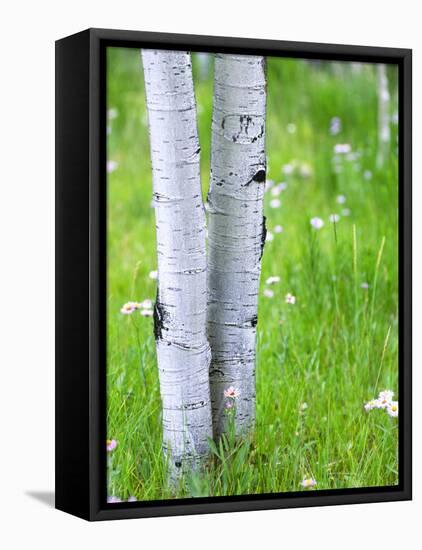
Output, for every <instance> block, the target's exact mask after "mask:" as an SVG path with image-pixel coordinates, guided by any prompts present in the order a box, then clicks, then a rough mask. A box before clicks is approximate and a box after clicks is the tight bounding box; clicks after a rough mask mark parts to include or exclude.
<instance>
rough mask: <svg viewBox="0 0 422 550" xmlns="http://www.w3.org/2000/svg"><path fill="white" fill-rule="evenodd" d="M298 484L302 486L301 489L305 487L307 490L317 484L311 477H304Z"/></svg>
mask: <svg viewBox="0 0 422 550" xmlns="http://www.w3.org/2000/svg"><path fill="white" fill-rule="evenodd" d="M300 484H301V485H302V487H306V489H309V488H310V487H315V485H316V484H317V482H316V481H315V479H314V478H313V477H305V478H304V479H302V481H301V482H300Z"/></svg>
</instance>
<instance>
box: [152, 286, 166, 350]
mask: <svg viewBox="0 0 422 550" xmlns="http://www.w3.org/2000/svg"><path fill="white" fill-rule="evenodd" d="M168 318H169V314H168V312H167V311H166V308H165V307H164V306H163V304H162V303H161V302H160V299H159V295H158V290H157V297H156V299H155V305H154V337H155V341H156V342H157V341H158V340H162V339H163V330H167V329H166V328H165V326H164V325H165V322H166V321H167V320H168Z"/></svg>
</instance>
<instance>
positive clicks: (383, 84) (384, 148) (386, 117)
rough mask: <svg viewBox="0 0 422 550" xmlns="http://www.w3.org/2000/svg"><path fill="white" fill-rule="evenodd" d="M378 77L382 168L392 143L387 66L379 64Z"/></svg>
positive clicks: (379, 158)
mask: <svg viewBox="0 0 422 550" xmlns="http://www.w3.org/2000/svg"><path fill="white" fill-rule="evenodd" d="M377 79H378V154H377V167H378V168H382V166H383V164H384V162H385V160H386V158H387V155H388V150H389V145H390V134H391V132H390V92H389V90H388V76H387V66H386V65H384V64H379V65H377Z"/></svg>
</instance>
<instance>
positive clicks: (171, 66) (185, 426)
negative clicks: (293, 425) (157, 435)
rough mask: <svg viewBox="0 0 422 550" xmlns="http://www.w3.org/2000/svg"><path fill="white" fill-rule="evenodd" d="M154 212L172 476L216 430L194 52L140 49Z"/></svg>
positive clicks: (195, 459)
mask: <svg viewBox="0 0 422 550" xmlns="http://www.w3.org/2000/svg"><path fill="white" fill-rule="evenodd" d="M142 59H143V65H144V75H145V88H146V98H147V109H148V119H149V133H150V145H151V160H152V169H153V192H154V202H155V216H156V235H157V255H158V289H157V300H156V304H155V312H154V321H155V338H156V348H157V361H158V369H159V377H160V391H161V399H162V404H163V448H164V452H165V454H166V456H167V458H168V459H169V465H170V470H171V473H172V475H174V474H177V473H179V472H182V471H185V470H186V469H187V468H192V467H194V466H195V465H197V464H198V463H199V462H200V461H201V459H202V458H203V457H205V456H206V455H207V454H208V449H209V446H208V441H207V439H208V438H209V437H212V419H211V407H210V392H209V377H208V368H209V362H210V348H209V345H208V342H207V338H206V242H205V211H204V206H203V202H202V195H201V184H200V166H199V141H198V132H197V123H196V105H195V96H194V90H193V81H192V66H191V59H190V55H189V54H188V53H186V52H180V51H163V50H143V51H142Z"/></svg>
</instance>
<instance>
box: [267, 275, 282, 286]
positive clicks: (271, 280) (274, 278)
mask: <svg viewBox="0 0 422 550" xmlns="http://www.w3.org/2000/svg"><path fill="white" fill-rule="evenodd" d="M279 282H280V277H278V275H273V276H271V277H268V279H267V280H266V281H265V284H266V285H275V284H276V283H279Z"/></svg>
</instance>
